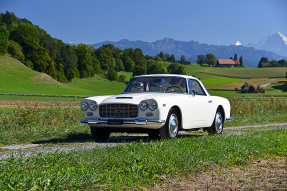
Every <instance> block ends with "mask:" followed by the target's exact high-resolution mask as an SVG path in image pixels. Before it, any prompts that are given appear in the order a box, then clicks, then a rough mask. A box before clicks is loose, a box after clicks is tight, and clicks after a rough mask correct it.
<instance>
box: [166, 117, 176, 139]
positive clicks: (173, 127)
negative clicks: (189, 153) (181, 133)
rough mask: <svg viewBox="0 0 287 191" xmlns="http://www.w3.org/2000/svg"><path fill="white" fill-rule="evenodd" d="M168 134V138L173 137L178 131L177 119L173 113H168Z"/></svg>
mask: <svg viewBox="0 0 287 191" xmlns="http://www.w3.org/2000/svg"><path fill="white" fill-rule="evenodd" d="M168 130H169V134H170V138H175V137H176V136H177V132H178V120H177V117H176V115H175V114H172V115H170V117H169V127H168Z"/></svg>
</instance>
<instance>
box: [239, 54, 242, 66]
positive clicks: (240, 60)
mask: <svg viewBox="0 0 287 191" xmlns="http://www.w3.org/2000/svg"><path fill="white" fill-rule="evenodd" d="M239 63H240V67H243V57H242V56H240V58H239Z"/></svg>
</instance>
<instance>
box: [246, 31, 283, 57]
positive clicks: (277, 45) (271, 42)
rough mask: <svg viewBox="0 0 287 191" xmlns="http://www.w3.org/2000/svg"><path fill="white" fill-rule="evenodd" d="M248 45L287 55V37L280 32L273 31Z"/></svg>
mask: <svg viewBox="0 0 287 191" xmlns="http://www.w3.org/2000/svg"><path fill="white" fill-rule="evenodd" d="M247 46H248V47H254V48H256V49H258V50H266V51H269V52H274V53H276V54H279V55H282V56H287V37H286V36H284V35H283V34H282V33H280V32H276V33H271V34H270V35H268V36H266V37H265V38H264V39H262V40H261V41H258V42H256V43H249V44H247Z"/></svg>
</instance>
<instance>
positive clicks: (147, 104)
mask: <svg viewBox="0 0 287 191" xmlns="http://www.w3.org/2000/svg"><path fill="white" fill-rule="evenodd" d="M139 108H140V110H142V111H145V110H147V108H148V109H149V110H150V111H154V110H156V109H157V102H156V101H155V100H153V99H152V100H145V101H141V102H140V104H139Z"/></svg>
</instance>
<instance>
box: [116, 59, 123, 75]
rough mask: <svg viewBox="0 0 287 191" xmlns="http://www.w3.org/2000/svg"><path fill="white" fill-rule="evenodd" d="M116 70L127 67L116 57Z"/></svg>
mask: <svg viewBox="0 0 287 191" xmlns="http://www.w3.org/2000/svg"><path fill="white" fill-rule="evenodd" d="M115 69H116V71H118V72H119V71H124V70H125V67H124V63H123V61H122V60H121V59H120V58H117V59H116V66H115Z"/></svg>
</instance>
